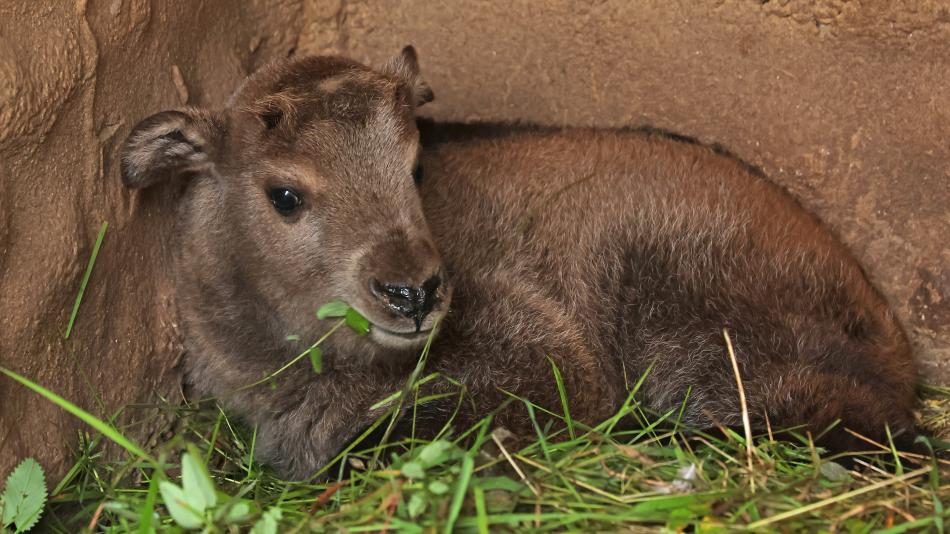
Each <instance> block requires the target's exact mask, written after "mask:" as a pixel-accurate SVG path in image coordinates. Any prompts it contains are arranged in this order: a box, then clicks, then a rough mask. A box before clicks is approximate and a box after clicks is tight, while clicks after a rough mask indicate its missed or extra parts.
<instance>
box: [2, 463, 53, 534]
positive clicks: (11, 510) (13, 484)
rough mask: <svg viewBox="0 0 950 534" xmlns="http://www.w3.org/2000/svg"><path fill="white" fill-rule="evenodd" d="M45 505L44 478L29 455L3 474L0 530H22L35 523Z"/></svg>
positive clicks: (40, 468) (38, 466) (29, 527)
mask: <svg viewBox="0 0 950 534" xmlns="http://www.w3.org/2000/svg"><path fill="white" fill-rule="evenodd" d="M45 506H46V479H45V477H44V475H43V468H42V467H40V464H39V463H37V461H36V460H34V459H33V458H27V459H26V460H23V461H22V462H21V463H20V465H18V466H17V468H16V469H14V470H13V472H12V473H10V476H8V477H7V482H6V485H5V487H4V490H3V494H0V510H2V516H0V532H4V533H5V532H7V531H8V530H9V529H11V528H12V529H14V530H13V532H26V531H28V530H30V529H31V528H33V526H34V525H36V522H37V521H39V519H40V515H42V513H43V508H44V507H45Z"/></svg>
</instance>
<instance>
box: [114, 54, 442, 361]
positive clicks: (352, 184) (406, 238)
mask: <svg viewBox="0 0 950 534" xmlns="http://www.w3.org/2000/svg"><path fill="white" fill-rule="evenodd" d="M431 99H432V92H431V90H430V89H429V88H428V86H427V85H426V84H425V82H423V81H422V79H421V78H420V76H419V69H418V64H417V61H416V56H415V52H414V50H413V49H412V48H411V47H407V48H406V49H405V50H403V51H402V53H401V54H400V55H399V56H397V57H396V58H394V59H393V60H391V61H390V62H389V63H388V64H387V65H386V66H385V67H383V68H382V69H380V70H373V69H370V68H368V67H366V66H364V65H361V64H359V63H356V62H353V61H351V60H348V59H344V58H339V57H310V58H305V59H299V60H294V61H289V62H285V63H281V64H277V65H273V66H271V67H269V68H266V69H264V70H263V71H261V72H258V73H256V74H254V75H253V76H251V77H250V78H249V79H248V80H247V81H245V83H244V84H243V85H242V87H241V88H240V89H239V90H238V92H237V93H236V94H235V95H234V97H233V98H232V99H231V101H230V102H229V104H228V106H227V107H226V108H225V109H223V110H220V111H204V110H196V109H183V110H178V111H165V112H162V113H158V114H156V115H153V116H151V117H149V118H147V119H145V120H143V121H142V122H141V123H140V124H138V125H137V126H136V127H135V128H134V129H133V131H132V132H131V134H130V135H129V137H128V140H127V141H126V144H125V146H124V149H123V154H122V178H123V181H124V183H125V184H126V185H127V186H128V187H130V188H146V187H151V186H154V185H155V184H159V183H163V182H164V183H176V184H180V185H182V186H183V188H182V193H181V194H180V195H178V196H177V197H176V198H179V200H178V201H177V202H179V203H180V206H179V210H178V211H177V213H178V217H179V236H178V239H179V240H180V246H179V247H178V248H177V253H176V260H175V269H176V273H175V276H176V287H177V292H178V301H179V309H180V313H181V316H182V317H181V320H182V322H183V327H184V329H185V336H186V343H187V345H188V346H189V348H190V349H192V350H193V351H197V352H201V353H202V354H199V355H195V356H193V357H198V358H199V359H200V358H204V357H206V356H205V355H206V354H212V355H213V354H217V355H218V356H215V357H216V358H218V360H220V361H214V362H206V363H205V365H206V366H210V367H215V368H216V370H217V371H222V370H223V369H224V368H226V367H229V366H234V365H235V364H237V365H239V366H244V368H248V366H250V368H254V367H255V366H254V365H253V364H254V363H255V362H265V363H266V365H267V366H271V365H272V364H273V363H274V361H275V360H286V359H287V357H288V354H289V355H292V354H293V353H294V352H295V349H296V348H298V347H294V346H291V345H292V344H293V342H290V341H287V336H288V335H289V334H296V335H299V336H300V337H301V338H304V339H308V338H309V339H312V338H313V337H315V336H316V335H319V334H320V333H321V332H323V331H325V330H326V328H327V325H326V324H320V323H319V322H318V321H317V320H316V319H315V317H314V312H315V310H317V309H318V308H319V307H320V306H321V305H322V304H324V303H327V302H329V301H333V300H343V301H345V302H347V303H349V304H350V305H351V306H352V307H353V308H355V309H356V310H358V311H359V312H360V313H362V315H364V316H365V317H366V318H368V319H369V320H370V322H371V323H372V326H371V329H370V333H369V334H368V335H366V336H358V335H357V334H355V333H353V332H342V331H341V332H340V333H338V334H336V335H334V336H333V337H331V338H330V340H329V341H328V345H325V347H330V348H331V349H332V350H333V351H334V354H337V355H338V356H337V359H338V361H340V362H343V363H346V362H349V361H352V362H365V361H367V359H373V358H387V357H389V356H391V355H394V354H397V353H410V352H412V353H417V351H418V349H419V347H420V346H421V344H422V343H424V341H425V339H426V337H427V335H428V331H429V330H430V329H431V328H432V326H433V324H434V323H435V321H437V320H438V319H439V318H440V317H441V316H442V315H443V314H444V313H445V311H446V309H447V306H448V301H449V294H450V290H449V287H448V281H447V280H446V277H445V274H444V272H443V270H442V265H441V260H440V258H439V254H438V251H437V250H436V248H435V246H434V244H433V241H432V238H431V235H430V232H429V229H428V227H427V225H426V221H425V219H424V217H423V212H422V207H421V204H420V199H419V196H418V193H417V191H416V184H415V183H414V179H413V177H414V171H415V170H416V165H417V164H418V162H417V160H418V156H419V134H418V131H417V130H416V126H415V118H414V112H415V108H416V107H418V106H420V105H422V104H424V103H426V102H428V101H430V100H431ZM304 336H308V337H306V338H305V337H304ZM207 357H212V356H207ZM262 367H265V366H263V365H262Z"/></svg>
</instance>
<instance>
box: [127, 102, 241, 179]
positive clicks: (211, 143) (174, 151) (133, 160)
mask: <svg viewBox="0 0 950 534" xmlns="http://www.w3.org/2000/svg"><path fill="white" fill-rule="evenodd" d="M222 132H223V127H222V125H221V122H220V121H219V120H218V119H217V118H216V117H215V116H214V115H213V114H211V113H209V112H206V111H201V110H197V109H185V110H176V111H162V112H161V113H156V114H155V115H152V116H151V117H148V118H146V119H144V120H143V121H142V122H140V123H138V124H137V125H136V126H135V128H133V129H132V132H131V133H129V137H128V138H126V140H125V144H124V145H123V146H122V182H123V183H124V184H125V185H126V187H130V188H132V189H138V188H142V187H148V186H150V185H153V184H155V183H157V182H159V181H161V180H166V179H170V178H173V177H175V176H178V175H181V174H184V173H189V172H196V171H201V170H204V169H208V168H210V167H212V166H213V165H214V155H215V152H216V147H217V144H218V142H219V141H220V139H221V136H222Z"/></svg>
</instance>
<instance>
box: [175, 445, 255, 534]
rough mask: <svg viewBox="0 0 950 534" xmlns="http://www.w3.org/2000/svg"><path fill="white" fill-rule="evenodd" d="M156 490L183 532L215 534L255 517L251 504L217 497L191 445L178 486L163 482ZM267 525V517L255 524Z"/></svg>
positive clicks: (183, 462) (209, 477) (183, 457)
mask: <svg viewBox="0 0 950 534" xmlns="http://www.w3.org/2000/svg"><path fill="white" fill-rule="evenodd" d="M158 487H159V491H160V492H161V494H162V502H163V503H164V504H165V508H167V509H168V513H169V515H171V516H172V519H173V520H174V521H175V523H177V524H178V526H180V527H182V528H185V529H190V530H196V529H199V528H200V529H203V530H204V531H205V532H215V531H216V530H217V528H218V527H227V526H231V525H240V524H243V523H245V522H246V521H247V520H248V519H250V518H251V517H252V516H254V515H255V512H254V510H255V508H256V506H255V504H254V503H253V502H252V501H248V500H246V499H240V498H231V497H228V496H226V495H223V494H219V493H218V491H217V489H215V487H214V481H212V480H211V475H210V474H209V473H208V469H207V467H206V466H205V465H204V463H203V462H202V461H201V454H200V453H199V452H198V450H197V449H196V448H195V447H194V446H192V445H189V446H188V452H186V453H184V454H182V456H181V486H179V485H177V484H175V483H174V482H169V481H167V480H163V481H161V482H159V484H158ZM265 516H266V514H265ZM270 521H272V520H271V518H270V517H269V516H267V517H266V518H261V520H260V521H258V523H267V522H270ZM255 528H256V526H255ZM265 532H266V531H265Z"/></svg>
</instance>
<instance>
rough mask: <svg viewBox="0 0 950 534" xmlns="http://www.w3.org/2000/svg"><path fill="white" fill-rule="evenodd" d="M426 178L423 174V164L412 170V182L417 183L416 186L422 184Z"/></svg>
mask: <svg viewBox="0 0 950 534" xmlns="http://www.w3.org/2000/svg"><path fill="white" fill-rule="evenodd" d="M423 176H424V174H423V172H422V164H421V163H420V164H418V165H416V168H415V169H413V170H412V180H413V181H414V182H416V185H419V184H421V183H422V177H423Z"/></svg>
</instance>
